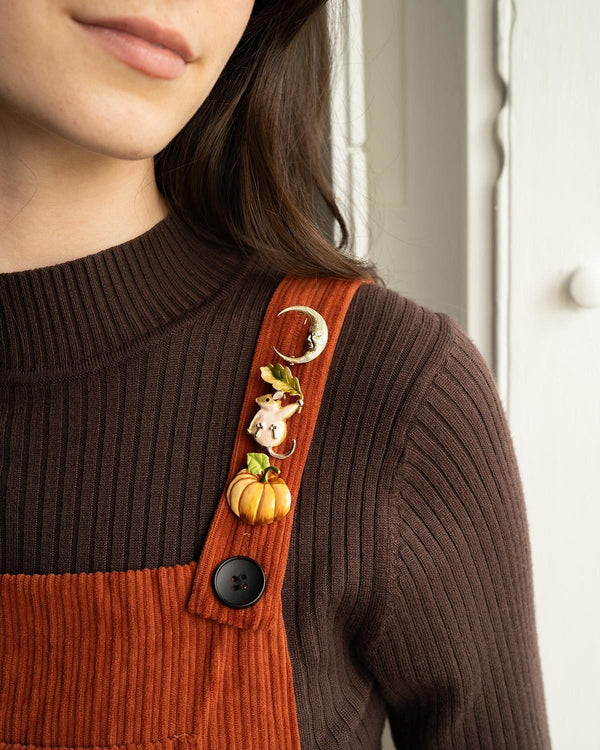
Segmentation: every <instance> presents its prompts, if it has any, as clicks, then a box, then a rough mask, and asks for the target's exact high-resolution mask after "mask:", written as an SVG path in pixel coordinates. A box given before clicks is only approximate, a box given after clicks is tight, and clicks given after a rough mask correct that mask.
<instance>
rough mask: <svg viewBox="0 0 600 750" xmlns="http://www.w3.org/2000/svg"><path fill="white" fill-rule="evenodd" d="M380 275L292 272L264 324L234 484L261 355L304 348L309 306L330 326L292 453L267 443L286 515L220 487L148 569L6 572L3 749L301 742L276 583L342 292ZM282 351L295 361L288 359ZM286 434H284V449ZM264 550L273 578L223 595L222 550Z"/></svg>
mask: <svg viewBox="0 0 600 750" xmlns="http://www.w3.org/2000/svg"><path fill="white" fill-rule="evenodd" d="M362 283H373V281H372V279H352V280H346V279H339V278H335V277H315V278H311V279H306V278H298V277H293V276H286V277H285V278H284V279H282V281H281V282H280V284H279V285H278V286H277V288H276V290H275V292H274V294H273V296H272V298H271V300H270V301H269V305H268V308H267V311H266V315H265V318H264V320H263V323H262V327H261V330H260V334H259V337H258V341H257V346H256V349H255V352H254V357H253V362H252V366H251V371H250V377H249V382H248V384H247V389H246V394H245V397H244V402H243V406H242V411H241V415H240V419H239V424H238V428H237V433H236V438H235V444H234V449H233V454H232V457H231V464H230V470H229V474H228V481H227V485H229V482H230V481H231V479H232V478H233V476H234V475H235V474H236V473H237V472H238V471H239V470H240V469H242V468H245V466H246V454H247V453H248V452H259V451H261V446H260V445H258V444H257V442H256V441H255V439H254V438H253V436H252V435H250V434H249V433H248V432H247V428H248V425H249V423H250V421H251V419H252V416H253V415H254V413H255V412H256V410H257V404H256V402H255V399H256V397H258V396H260V395H261V394H264V393H265V390H268V387H269V386H268V385H267V384H266V383H265V381H264V380H263V379H262V377H261V374H260V368H261V366H263V365H267V364H269V363H273V364H275V363H276V362H277V360H278V355H277V354H275V352H274V351H273V345H275V346H276V347H277V349H278V350H279V351H281V352H282V353H284V354H286V355H296V356H297V355H300V354H302V353H303V352H304V351H305V350H306V341H307V333H308V327H307V325H306V322H307V320H308V319H307V317H306V315H305V314H303V313H298V312H287V313H286V314H285V315H281V316H279V317H278V315H277V313H278V312H279V311H280V310H282V309H283V308H285V307H288V306H291V305H306V306H309V307H312V308H314V309H316V310H317V311H318V312H319V313H320V314H321V315H322V316H323V317H324V319H325V321H326V323H327V326H328V329H329V341H328V343H327V346H326V347H325V349H324V351H323V352H322V353H321V354H320V355H319V356H318V357H317V358H316V359H313V360H312V361H310V362H306V363H302V364H293V365H291V369H292V372H293V374H294V375H295V376H297V377H298V378H299V379H300V382H301V386H302V391H303V395H304V406H303V408H302V410H301V412H300V413H298V414H297V415H294V416H293V418H292V419H291V420H290V423H289V426H288V434H289V438H292V437H295V438H296V441H297V443H296V448H295V451H294V452H293V453H292V455H291V456H289V457H288V458H286V459H276V458H271V459H270V463H271V464H272V465H274V466H277V467H278V468H279V469H280V470H281V474H280V477H281V478H282V479H284V481H285V482H286V484H287V485H288V487H289V489H290V492H291V497H292V501H291V507H290V510H289V512H288V513H287V515H285V516H284V517H283V518H280V519H279V520H277V521H273V522H272V523H270V524H267V525H263V526H253V525H250V524H248V523H245V522H244V521H242V520H241V519H240V518H238V516H237V515H236V514H235V513H234V512H233V511H232V509H231V508H230V507H229V505H228V503H227V500H226V495H225V490H226V487H227V485H226V487H225V488H224V489H223V494H222V495H221V497H220V500H219V502H218V505H217V508H216V511H215V514H214V516H213V518H212V521H211V526H210V528H209V532H208V536H207V538H206V541H205V543H204V546H203V548H202V551H201V554H200V556H199V559H198V560H193V561H192V562H190V563H188V564H186V565H171V566H162V567H158V568H144V569H141V570H127V571H109V572H95V573H63V574H58V575H57V574H32V575H28V574H23V573H16V574H9V573H5V574H2V575H1V576H0V750H24V746H27V748H29V750H32V749H33V748H53V750H57V749H59V748H71V749H73V748H76V749H77V750H81V749H82V748H109V747H110V748H128V750H133V749H134V748H135V750H142V749H143V750H175V749H177V750H183V749H184V748H209V749H210V750H220V749H221V748H222V749H223V750H225V749H227V750H270V749H271V748H272V750H282V749H283V748H285V750H295V749H297V748H300V738H299V732H298V724H297V716H296V706H295V700H294V686H293V680H292V671H291V664H290V658H289V653H288V648H287V640H286V632H285V628H284V621H283V616H282V606H281V587H282V584H283V579H284V573H285V569H286V562H287V556H288V548H289V541H290V534H291V529H292V521H293V516H294V506H295V501H296V498H297V496H298V491H299V488H300V481H301V478H302V472H303V468H304V464H305V461H306V457H307V454H308V449H309V445H310V441H311V438H312V435H313V431H314V427H315V422H316V419H317V414H318V411H319V406H320V402H321V398H322V394H323V390H324V386H325V381H326V379H327V374H328V370H329V367H330V363H331V360H332V356H333V351H334V347H335V344H336V340H337V338H338V334H339V332H340V329H341V327H342V323H343V321H344V317H345V315H346V312H347V309H348V305H349V303H350V301H351V299H352V296H353V295H354V293H355V292H356V290H357V288H358V287H359V286H360V284H362ZM283 364H287V363H283ZM289 438H288V437H286V440H285V445H284V446H282V447H284V448H287V446H288V444H289V443H288V440H289ZM238 555H242V556H245V557H247V558H248V557H249V558H251V559H252V560H254V561H256V562H257V563H259V565H260V566H261V568H262V570H263V571H264V574H265V585H264V589H263V593H262V595H260V597H259V598H258V600H257V601H256V602H255V603H254V604H252V605H250V606H246V607H244V608H237V607H231V606H227V605H226V604H224V603H223V602H222V601H221V599H220V598H218V597H217V595H216V589H215V584H214V581H213V575H214V572H215V570H216V568H217V567H218V566H219V565H220V564H221V563H222V562H223V561H224V560H226V559H227V558H231V557H234V556H238Z"/></svg>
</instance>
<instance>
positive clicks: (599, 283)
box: [569, 263, 600, 307]
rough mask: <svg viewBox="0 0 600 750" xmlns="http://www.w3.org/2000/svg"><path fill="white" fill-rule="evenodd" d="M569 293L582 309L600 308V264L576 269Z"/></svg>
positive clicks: (570, 281)
mask: <svg viewBox="0 0 600 750" xmlns="http://www.w3.org/2000/svg"><path fill="white" fill-rule="evenodd" d="M569 293H570V294H571V297H573V299H574V300H575V302H576V303H577V304H578V305H579V306H580V307H600V263H590V264H589V265H587V266H580V267H579V268H576V269H575V271H573V273H572V274H571V277H570V279H569Z"/></svg>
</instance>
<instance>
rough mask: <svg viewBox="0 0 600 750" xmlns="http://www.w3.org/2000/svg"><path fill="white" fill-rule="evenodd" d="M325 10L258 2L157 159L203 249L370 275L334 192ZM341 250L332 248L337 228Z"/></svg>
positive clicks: (290, 268)
mask: <svg viewBox="0 0 600 750" xmlns="http://www.w3.org/2000/svg"><path fill="white" fill-rule="evenodd" d="M326 2H327V0H286V2H281V0H256V2H255V5H254V7H253V10H252V15H251V17H250V19H249V22H248V25H247V27H246V29H245V31H244V34H243V36H242V38H241V39H240V42H239V44H238V45H237V47H236V49H235V51H234V52H233V54H232V55H231V57H230V58H229V60H228V61H227V64H226V66H225V68H224V69H223V71H222V73H221V75H220V77H219V79H218V80H217V82H216V83H215V85H214V86H213V88H212V90H211V92H210V94H209V95H208V97H207V98H206V100H205V101H204V102H203V103H202V106H201V107H200V108H199V109H198V111H197V112H196V113H195V114H194V116H193V117H192V118H191V119H190V121H189V122H188V123H187V124H186V125H185V127H184V128H183V129H182V130H181V131H180V132H179V133H178V134H177V135H176V136H175V138H173V140H172V141H171V142H170V143H168V144H167V146H165V148H164V149H162V151H160V152H159V153H158V154H157V155H156V156H155V172H156V181H157V184H158V188H159V190H160V191H161V193H162V194H163V195H164V196H165V199H166V200H167V202H168V203H169V204H170V208H171V210H173V211H174V212H175V213H177V214H178V215H179V216H181V217H182V218H183V219H185V220H186V222H188V223H189V224H190V226H191V227H192V228H193V229H194V231H195V232H196V233H197V234H198V235H199V236H200V237H201V238H202V239H203V240H204V241H206V242H207V243H211V245H213V246H216V247H219V246H222V247H229V246H234V247H238V248H241V249H242V251H243V252H253V253H255V254H256V256H257V258H258V260H259V261H260V263H261V266H262V267H263V268H265V269H272V270H274V271H275V272H280V273H283V274H293V275H298V276H315V275H319V276H320V275H336V276H342V277H345V278H356V277H361V278H363V277H367V276H371V277H372V278H373V279H375V281H376V282H377V283H380V284H383V280H382V279H381V277H380V276H379V274H378V272H377V269H376V267H375V265H374V264H373V263H372V262H371V261H369V260H367V259H362V258H356V257H354V256H353V254H352V251H351V247H352V245H353V240H352V239H351V237H350V233H349V230H348V226H347V224H346V222H345V220H344V218H343V216H342V214H341V213H340V210H339V207H338V205H337V203H336V201H335V199H334V195H333V191H332V186H331V182H330V176H331V165H330V158H329V148H328V145H329V144H328V138H329V131H328V128H327V122H328V117H329V106H330V105H329V103H330V98H331V97H330V75H331V63H332V60H331V57H332V53H331V42H330V32H329V23H328V19H327V6H326ZM335 222H337V224H338V226H339V234H340V237H341V239H340V241H339V244H337V245H336V244H334V241H333V239H332V237H333V234H334V224H335Z"/></svg>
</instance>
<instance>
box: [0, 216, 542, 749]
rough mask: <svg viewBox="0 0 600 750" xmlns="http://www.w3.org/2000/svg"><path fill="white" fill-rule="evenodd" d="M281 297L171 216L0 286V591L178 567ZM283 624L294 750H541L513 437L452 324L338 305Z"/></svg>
mask: <svg viewBox="0 0 600 750" xmlns="http://www.w3.org/2000/svg"><path fill="white" fill-rule="evenodd" d="M279 281H280V277H278V276H277V275H276V274H271V273H269V272H268V269H259V268H255V267H254V266H253V264H252V259H247V258H245V257H244V256H242V255H241V253H236V252H234V251H231V252H230V253H227V254H224V253H223V252H222V251H218V252H217V251H215V250H213V249H211V248H208V247H205V246H203V245H202V244H201V243H200V242H199V241H197V240H196V239H195V238H194V237H193V236H192V235H191V233H190V232H189V231H188V230H187V228H185V227H184V226H183V225H182V223H181V222H180V220H178V219H176V218H175V217H168V218H167V219H166V220H164V221H163V222H160V223H159V224H157V225H156V226H155V227H153V228H152V229H151V230H149V231H148V232H147V233H145V234H144V235H141V236H140V237H138V238H135V239H134V240H132V241H130V242H127V243H124V244H123V245H120V246H118V247H116V248H109V249H107V250H104V251H102V252H99V253H94V254H92V255H89V256H88V257H87V258H80V259H78V260H75V261H68V262H66V263H61V264H57V265H55V266H50V267H48V268H46V269H33V270H31V271H23V272H16V273H9V274H0V327H1V330H0V353H1V355H0V356H1V361H0V446H1V448H0V461H1V464H0V492H1V497H2V501H1V502H0V564H1V568H0V571H1V572H8V573H17V572H23V573H26V574H32V573H42V574H45V573H52V572H54V573H64V572H73V573H78V572H94V571H125V570H140V569H142V568H154V567H156V566H172V565H176V564H187V563H189V562H191V561H193V560H196V559H197V558H198V555H199V552H200V550H201V548H202V545H203V542H204V540H205V538H206V534H207V531H208V527H209V524H210V521H211V518H212V517H213V515H214V512H215V508H216V506H217V503H218V500H219V498H220V495H221V492H222V490H223V487H224V485H225V482H226V479H227V472H228V468H229V459H230V456H231V451H232V448H233V441H234V438H235V430H236V427H237V423H238V418H239V415H240V410H241V406H242V400H243V397H244V392H245V385H246V382H247V378H248V374H249V369H250V364H251V360H252V354H253V350H254V345H255V342H256V338H257V335H258V331H259V328H260V325H261V322H262V320H263V316H264V314H265V311H266V309H267V305H268V303H269V300H270V298H271V295H272V294H273V292H274V289H275V288H276V286H277V284H278V282H279ZM303 385H304V384H303ZM300 418H301V417H298V419H300ZM292 421H293V420H292ZM290 427H291V423H290ZM282 604H283V616H284V620H285V626H286V631H287V644H288V648H289V653H290V658H291V665H292V669H293V679H294V691H295V699H296V706H297V712H298V724H299V729H300V736H301V740H302V747H303V748H320V749H323V748H327V749H329V748H343V749H344V750H351V749H352V750H354V749H357V750H358V749H359V748H368V749H369V750H372V749H376V748H379V747H380V736H381V729H382V725H383V721H384V718H385V714H386V711H387V712H388V713H389V716H390V721H391V723H392V728H393V732H394V736H395V740H396V744H397V746H398V748H410V750H415V748H424V749H425V748H427V749H429V750H433V749H434V748H436V749H437V748H462V749H464V750H467V748H468V749H469V750H470V749H471V748H489V749H490V750H491V749H492V748H493V749H494V750H496V749H499V748H510V750H513V749H515V750H516V749H517V748H518V749H519V750H520V748H527V750H529V749H532V750H537V749H538V748H542V749H543V750H546V748H549V747H550V741H549V738H548V724H547V717H546V711H545V705H544V693H543V683H542V673H541V667H540V662H539V653H538V645H537V636H536V627H535V615H534V607H533V593H532V578H531V555H530V549H529V540H528V533H527V518H526V512H525V505H524V499H523V494H522V488H521V483H520V479H519V475H518V468H517V463H516V460H515V456H514V452H513V447H512V441H511V438H510V432H509V429H508V425H507V423H506V419H505V416H504V412H503V410H502V407H501V404H500V401H499V398H498V395H497V391H496V389H495V384H494V381H493V377H492V375H491V373H490V372H489V370H488V368H487V366H486V364H485V362H484V361H483V358H482V357H481V355H480V354H479V352H478V351H477V349H476V348H475V346H474V345H473V344H472V342H471V341H470V339H469V338H468V337H467V336H466V334H464V332H463V331H462V330H461V329H460V327H459V326H458V324H456V323H455V322H454V321H453V320H452V319H451V318H450V317H449V316H447V315H445V314H442V313H437V312H435V311H432V310H429V309H427V308H425V307H422V306H420V305H418V304H417V303H416V302H414V301H412V300H410V299H409V298H407V297H404V296H402V295H401V294H399V293H397V292H394V291H392V290H388V289H383V288H381V287H379V286H376V285H363V286H362V287H360V288H359V290H358V291H357V292H356V295H355V296H354V298H353V299H352V301H351V303H350V307H349V310H348V314H347V316H346V319H345V321H344V326H343V329H342V331H341V334H340V339H339V341H338V344H337V347H336V349H335V352H334V357H333V361H332V364H331V370H330V377H329V379H328V381H327V384H326V387H325V392H324V394H323V401H322V405H321V410H320V412H319V416H318V419H317V423H316V428H315V433H314V436H313V440H312V442H311V445H310V450H309V454H308V457H307V461H306V465H305V470H304V475H303V480H302V484H301V487H300V491H299V494H298V498H297V506H296V509H295V514H294V520H293V528H292V532H291V540H290V549H289V557H288V561H287V568H286V572H285V579H284V582H283V587H282ZM236 630H237V629H236ZM240 632H246V631H240ZM265 632H266V631H265ZM1 666H2V665H0V668H1ZM6 739H10V738H6V737H5V736H3V733H2V729H1V728H0V742H1V741H3V740H4V741H6Z"/></svg>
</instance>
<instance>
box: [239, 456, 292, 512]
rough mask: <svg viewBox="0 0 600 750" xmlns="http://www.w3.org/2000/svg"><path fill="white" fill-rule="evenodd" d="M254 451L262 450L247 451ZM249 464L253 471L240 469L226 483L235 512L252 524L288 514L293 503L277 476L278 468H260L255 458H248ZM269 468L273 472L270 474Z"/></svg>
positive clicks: (283, 483) (285, 487) (284, 484)
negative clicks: (253, 460)
mask: <svg viewBox="0 0 600 750" xmlns="http://www.w3.org/2000/svg"><path fill="white" fill-rule="evenodd" d="M257 455H264V454H256V453H253V454H248V456H257ZM266 463H268V460H267V462H266ZM248 465H249V466H251V465H252V466H253V467H254V469H255V471H254V472H253V471H250V469H249V468H247V469H241V470H240V471H238V473H237V474H236V475H235V476H234V478H233V479H232V480H231V482H230V483H229V486H228V487H227V494H226V497H227V503H228V505H229V507H230V508H231V510H232V511H233V512H234V513H235V514H236V516H238V517H239V518H241V519H242V521H244V522H245V523H248V524H250V525H251V526H264V525H265V524H268V523H273V521H278V520H279V519H280V518H283V517H284V516H285V515H287V513H288V512H289V510H290V507H291V504H292V496H291V493H290V490H289V488H288V486H287V484H286V483H285V482H284V481H283V479H282V478H281V477H280V476H279V471H280V470H279V469H278V468H277V467H276V466H266V467H264V468H262V466H261V467H260V468H259V467H258V465H257V463H256V461H255V462H254V463H253V464H251V462H250V461H249V462H248ZM271 471H272V472H276V474H275V475H270V474H269V472H271ZM257 472H258V473H257Z"/></svg>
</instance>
